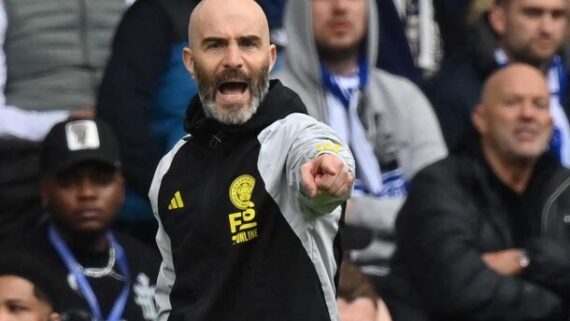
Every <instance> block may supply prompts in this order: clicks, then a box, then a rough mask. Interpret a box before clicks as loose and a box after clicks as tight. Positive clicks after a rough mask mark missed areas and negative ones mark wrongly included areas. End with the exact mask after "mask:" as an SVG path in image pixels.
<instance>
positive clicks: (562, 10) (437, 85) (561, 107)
mask: <svg viewBox="0 0 570 321" xmlns="http://www.w3.org/2000/svg"><path fill="white" fill-rule="evenodd" d="M567 10H568V1H566V0H498V1H497V2H496V4H495V5H493V6H492V8H491V9H490V11H489V13H488V15H487V16H484V17H483V18H485V17H488V21H484V22H485V23H486V24H488V26H480V28H481V27H486V28H490V29H491V31H492V32H491V33H490V34H489V33H488V32H483V34H488V35H487V36H485V37H489V36H490V37H492V38H495V39H496V41H493V42H491V41H489V40H488V39H486V38H485V37H484V38H482V39H476V41H475V42H473V43H472V44H470V46H469V48H468V49H467V50H466V51H465V52H464V53H463V54H461V55H459V56H458V57H455V58H454V59H452V60H450V61H448V63H447V64H444V65H443V66H442V68H441V70H440V73H439V74H438V75H437V76H436V77H435V78H434V79H433V81H432V82H431V83H430V84H428V85H427V87H426V92H427V95H428V97H429V98H430V100H431V102H432V104H433V107H434V110H435V112H436V114H437V116H438V118H439V121H440V124H441V127H442V131H443V135H444V137H445V140H446V142H447V145H448V147H449V148H450V149H454V148H456V147H457V146H458V145H459V144H460V142H461V141H462V138H463V135H465V133H466V132H468V129H469V128H470V126H471V122H470V114H471V110H472V109H473V108H474V107H475V105H476V104H477V102H478V101H479V98H480V94H481V88H482V85H483V83H484V81H485V79H486V78H487V77H488V76H489V75H490V74H491V73H492V72H494V71H495V70H497V69H499V68H500V67H501V66H505V65H506V64H508V63H511V62H521V63H528V64H531V65H533V66H535V67H537V68H539V69H541V70H542V71H543V72H544V74H545V75H548V84H549V87H550V92H551V95H552V99H551V111H552V115H553V119H554V132H553V139H552V142H551V146H550V147H551V150H552V151H553V153H556V154H558V155H559V159H560V160H561V161H562V163H563V164H564V165H565V166H569V165H570V128H569V125H568V119H567V110H566V109H567V108H568V106H569V105H570V100H569V99H567V98H569V97H570V96H569V95H567V94H566V93H567V92H568V89H569V87H568V86H567V81H566V79H567V76H568V71H567V66H566V65H565V61H564V59H563V58H562V57H561V56H560V55H559V53H560V51H561V49H562V47H563V45H564V41H565V40H566V33H567V26H568V15H567ZM483 29H485V28H483ZM489 44H493V47H491V48H488V45H489Z"/></svg>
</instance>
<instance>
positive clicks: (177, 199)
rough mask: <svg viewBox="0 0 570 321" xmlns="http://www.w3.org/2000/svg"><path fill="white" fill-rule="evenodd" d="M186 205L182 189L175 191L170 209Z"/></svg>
mask: <svg viewBox="0 0 570 321" xmlns="http://www.w3.org/2000/svg"><path fill="white" fill-rule="evenodd" d="M183 207H184V202H183V201H182V196H181V195H180V191H177V192H176V193H174V197H173V198H172V199H171V200H170V204H169V205H168V210H169V211H172V210H176V209H179V208H183Z"/></svg>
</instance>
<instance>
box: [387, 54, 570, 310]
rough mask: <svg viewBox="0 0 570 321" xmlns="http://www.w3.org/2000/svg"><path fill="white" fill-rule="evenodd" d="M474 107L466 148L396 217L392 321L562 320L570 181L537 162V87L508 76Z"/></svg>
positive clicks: (537, 74)
mask: <svg viewBox="0 0 570 321" xmlns="http://www.w3.org/2000/svg"><path fill="white" fill-rule="evenodd" d="M482 96H483V97H482V101H481V103H480V105H478V106H477V107H476V108H475V110H474V111H473V116H472V117H473V123H474V125H475V127H476V129H477V132H478V135H476V136H477V137H476V138H474V141H473V143H472V144H466V146H465V148H464V149H462V150H461V151H459V152H458V153H457V154H453V155H451V156H449V157H448V158H446V159H445V160H442V161H440V162H438V163H436V164H433V165H431V166H429V167H427V168H426V169H424V170H423V171H421V172H420V173H419V174H418V175H416V177H415V178H414V180H413V181H412V183H411V189H410V195H409V197H408V199H407V201H406V203H405V204H404V206H403V208H402V211H401V213H400V216H399V217H398V220H397V223H396V232H397V233H396V235H397V242H398V248H397V250H396V253H395V254H394V260H393V264H392V265H393V274H392V275H391V282H390V284H391V285H392V287H391V291H389V292H388V293H386V295H385V296H384V299H385V300H386V301H387V303H388V307H389V308H390V313H391V314H392V317H393V318H394V320H396V321H398V320H428V317H430V319H429V320H442V321H445V320H465V321H469V320H509V321H522V320H558V321H560V320H568V307H569V304H568V303H569V298H570V296H569V294H570V292H569V290H570V243H569V242H570V229H569V226H568V212H569V210H570V203H568V199H569V197H570V188H568V186H569V184H568V182H569V181H570V172H569V170H568V169H566V168H564V167H562V166H561V165H560V164H559V163H558V162H557V160H556V159H555V158H554V157H553V156H552V155H550V154H548V153H545V152H544V151H545V149H546V147H547V146H548V140H549V138H550V134H551V132H552V127H553V126H552V117H551V114H550V110H549V99H550V94H549V90H548V86H547V83H546V81H545V78H544V75H543V74H542V73H541V71H539V70H538V69H535V68H534V67H532V66H529V65H523V64H518V63H516V64H511V65H509V66H508V67H505V68H504V69H501V70H500V71H498V72H496V73H494V74H493V75H491V76H490V77H489V79H488V80H487V82H486V84H485V86H484V88H483V95H482ZM422 310H424V311H426V312H427V315H424V318H420V317H418V312H419V311H422Z"/></svg>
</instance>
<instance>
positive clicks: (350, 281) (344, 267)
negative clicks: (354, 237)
mask: <svg viewBox="0 0 570 321" xmlns="http://www.w3.org/2000/svg"><path fill="white" fill-rule="evenodd" d="M337 296H338V298H341V299H345V300H347V301H348V302H352V301H354V300H356V299H359V298H368V299H371V300H372V301H373V302H374V306H375V307H378V306H377V301H378V294H377V293H376V290H375V288H374V285H373V284H372V281H370V279H369V278H368V277H367V276H366V275H365V274H364V273H363V272H362V271H360V269H359V268H358V267H356V266H355V265H354V264H352V263H351V262H350V261H348V260H344V261H342V264H341V266H340V277H339V284H338V290H337Z"/></svg>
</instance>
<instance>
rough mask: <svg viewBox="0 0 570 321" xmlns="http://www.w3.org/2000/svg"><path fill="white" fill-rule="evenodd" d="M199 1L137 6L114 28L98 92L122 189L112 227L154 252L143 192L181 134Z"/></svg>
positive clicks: (145, 1)
mask: <svg viewBox="0 0 570 321" xmlns="http://www.w3.org/2000/svg"><path fill="white" fill-rule="evenodd" d="M197 2H198V1H197V0H139V1H136V2H135V3H134V4H133V5H132V6H131V7H130V8H129V9H128V10H127V12H126V13H125V16H124V17H123V19H122V21H121V23H120V25H119V27H118V29H117V34H116V36H115V39H114V41H113V51H112V54H111V57H110V59H109V64H108V66H107V69H106V71H105V75H104V77H103V80H102V82H101V89H100V91H99V98H98V104H97V116H98V117H100V118H101V119H103V120H105V121H106V122H107V123H108V124H109V125H110V126H111V128H112V129H113V131H114V132H115V134H116V135H117V140H118V142H119V147H120V150H121V159H122V161H123V168H124V170H123V172H124V175H125V179H126V184H127V186H126V198H125V203H124V205H123V207H122V209H121V210H120V212H119V215H118V217H117V225H116V227H117V228H118V229H120V230H123V231H126V232H128V233H129V234H131V235H134V236H137V237H138V238H140V239H141V240H143V241H145V242H146V243H148V244H152V245H153V246H154V245H155V243H154V235H155V234H156V220H155V219H154V217H153V215H152V209H151V207H150V203H149V201H148V197H147V194H148V189H149V187H150V182H151V180H152V175H153V173H154V170H155V169H156V166H157V165H158V162H159V160H160V157H161V156H162V155H164V154H165V153H166V152H167V151H168V150H170V148H172V147H173V146H174V144H175V143H176V142H177V141H178V140H179V139H180V138H181V137H182V136H184V129H183V126H182V124H183V121H184V112H185V110H186V107H187V106H188V104H189V103H190V99H192V97H193V96H194V94H196V86H195V84H194V82H193V81H192V79H191V78H190V76H189V75H188V72H187V71H186V69H185V68H184V64H183V62H182V49H183V48H184V47H185V46H186V45H187V40H186V39H187V37H188V19H189V17H190V12H191V11H192V9H193V8H194V6H195V5H196V3H197ZM143 22H144V23H143Z"/></svg>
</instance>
